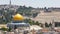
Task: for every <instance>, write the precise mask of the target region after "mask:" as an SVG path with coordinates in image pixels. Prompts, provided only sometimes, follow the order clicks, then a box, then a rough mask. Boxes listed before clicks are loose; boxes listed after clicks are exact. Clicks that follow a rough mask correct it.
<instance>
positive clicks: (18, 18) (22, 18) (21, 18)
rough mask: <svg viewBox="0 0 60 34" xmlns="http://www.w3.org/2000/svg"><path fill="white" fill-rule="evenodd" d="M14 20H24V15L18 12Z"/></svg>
mask: <svg viewBox="0 0 60 34" xmlns="http://www.w3.org/2000/svg"><path fill="white" fill-rule="evenodd" d="M13 20H24V17H23V16H22V15H20V14H16V15H15V16H14V17H13Z"/></svg>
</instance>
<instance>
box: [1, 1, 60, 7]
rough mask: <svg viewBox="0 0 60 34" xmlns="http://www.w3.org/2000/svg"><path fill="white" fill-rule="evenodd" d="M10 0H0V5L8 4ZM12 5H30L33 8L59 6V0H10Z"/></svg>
mask: <svg viewBox="0 0 60 34" xmlns="http://www.w3.org/2000/svg"><path fill="white" fill-rule="evenodd" d="M9 1H10V0H0V5H4V4H9ZM11 4H12V5H19V6H24V5H25V6H27V7H28V6H31V7H34V8H37V7H39V8H42V7H60V0H11Z"/></svg>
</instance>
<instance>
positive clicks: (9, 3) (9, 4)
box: [9, 0, 11, 8]
mask: <svg viewBox="0 0 60 34" xmlns="http://www.w3.org/2000/svg"><path fill="white" fill-rule="evenodd" d="M10 7H11V0H10V1H9V8H10Z"/></svg>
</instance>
